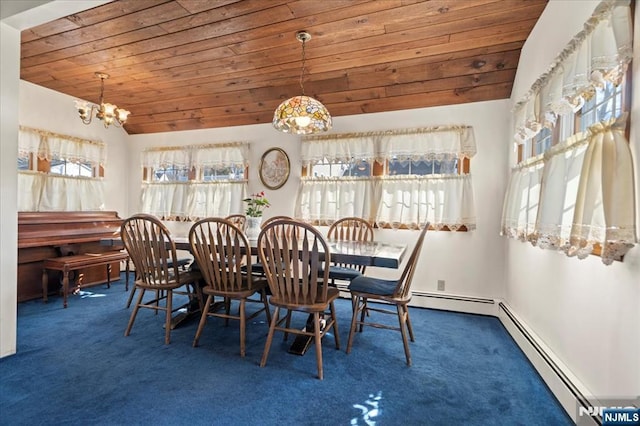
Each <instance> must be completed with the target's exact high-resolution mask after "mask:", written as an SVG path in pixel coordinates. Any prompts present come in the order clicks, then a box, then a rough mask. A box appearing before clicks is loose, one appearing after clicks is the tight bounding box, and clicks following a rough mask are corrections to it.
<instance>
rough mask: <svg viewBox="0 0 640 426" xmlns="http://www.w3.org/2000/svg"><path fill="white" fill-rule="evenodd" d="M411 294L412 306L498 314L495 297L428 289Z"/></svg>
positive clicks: (479, 313) (480, 313)
mask: <svg viewBox="0 0 640 426" xmlns="http://www.w3.org/2000/svg"><path fill="white" fill-rule="evenodd" d="M411 294H412V296H413V299H412V300H411V306H417V307H421V308H430V309H440V310H444V311H453V312H465V313H469V314H478V315H491V316H498V315H497V314H498V311H497V305H496V302H495V300H494V299H490V298H486V297H475V296H463V295H458V294H450V293H433V292H426V291H413V292H411Z"/></svg>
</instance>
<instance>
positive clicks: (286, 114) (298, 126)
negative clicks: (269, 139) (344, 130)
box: [273, 31, 332, 135]
mask: <svg viewBox="0 0 640 426" xmlns="http://www.w3.org/2000/svg"><path fill="white" fill-rule="evenodd" d="M296 38H297V39H298V41H300V42H301V43H302V72H301V73H300V89H301V90H302V95H300V96H294V97H293V98H289V99H287V100H286V101H284V102H282V103H281V104H280V106H278V108H276V111H275V112H274V114H273V127H275V128H276V129H277V130H280V131H281V132H284V133H293V134H297V135H308V134H311V133H319V132H326V131H327V130H329V129H331V125H332V122H331V114H329V111H327V108H325V106H324V105H322V103H321V102H320V101H318V100H317V99H314V98H312V97H310V96H306V95H305V94H304V86H303V84H302V83H303V80H304V73H305V67H304V65H305V61H306V57H305V43H306V42H307V41H309V40H311V34H309V33H308V32H306V31H298V32H297V33H296Z"/></svg>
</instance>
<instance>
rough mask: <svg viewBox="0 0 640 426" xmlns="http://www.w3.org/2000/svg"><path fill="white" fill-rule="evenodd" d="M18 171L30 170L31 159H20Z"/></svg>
mask: <svg viewBox="0 0 640 426" xmlns="http://www.w3.org/2000/svg"><path fill="white" fill-rule="evenodd" d="M18 170H29V158H28V157H27V158H20V157H18Z"/></svg>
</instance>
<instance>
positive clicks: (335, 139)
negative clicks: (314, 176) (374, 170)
mask: <svg viewBox="0 0 640 426" xmlns="http://www.w3.org/2000/svg"><path fill="white" fill-rule="evenodd" d="M375 139H376V138H375V135H374V134H362V135H358V134H354V135H345V136H340V135H329V136H315V137H307V138H305V139H304V140H303V143H302V146H301V147H300V149H301V155H300V158H301V159H302V165H304V166H309V165H313V164H316V163H320V162H324V161H325V159H326V161H328V162H329V163H335V162H344V163H347V162H349V161H351V160H352V159H355V160H367V161H373V159H374V158H375Z"/></svg>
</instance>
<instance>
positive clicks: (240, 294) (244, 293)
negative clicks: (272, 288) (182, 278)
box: [202, 280, 268, 299]
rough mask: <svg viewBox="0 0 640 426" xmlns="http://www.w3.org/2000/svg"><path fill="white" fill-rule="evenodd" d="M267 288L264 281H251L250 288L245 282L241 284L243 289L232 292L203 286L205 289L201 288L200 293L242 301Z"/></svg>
mask: <svg viewBox="0 0 640 426" xmlns="http://www.w3.org/2000/svg"><path fill="white" fill-rule="evenodd" d="M267 287H268V283H267V281H266V280H256V281H253V284H252V285H251V287H250V286H249V283H248V282H246V280H245V281H244V284H243V288H239V289H235V290H233V291H224V290H220V289H215V288H213V287H210V286H205V287H202V292H203V293H204V294H210V295H213V296H220V297H230V298H232V299H242V298H247V297H249V296H251V295H253V294H255V293H258V292H260V291H261V290H263V289H266V288H267Z"/></svg>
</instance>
